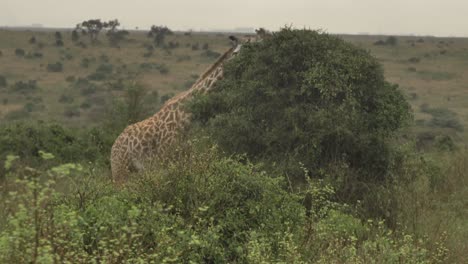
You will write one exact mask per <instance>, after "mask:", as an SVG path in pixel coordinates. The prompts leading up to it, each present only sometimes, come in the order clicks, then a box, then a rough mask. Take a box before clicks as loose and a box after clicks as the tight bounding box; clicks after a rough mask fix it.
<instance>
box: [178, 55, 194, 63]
mask: <svg viewBox="0 0 468 264" xmlns="http://www.w3.org/2000/svg"><path fill="white" fill-rule="evenodd" d="M191 59H192V57H190V56H189V55H180V56H177V62H183V61H189V60H191Z"/></svg>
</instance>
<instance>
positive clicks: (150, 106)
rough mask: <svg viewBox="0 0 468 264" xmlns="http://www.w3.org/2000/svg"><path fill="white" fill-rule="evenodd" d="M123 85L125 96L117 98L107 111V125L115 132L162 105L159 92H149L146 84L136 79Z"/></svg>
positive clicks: (146, 115) (148, 114) (124, 82)
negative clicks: (139, 82)
mask: <svg viewBox="0 0 468 264" xmlns="http://www.w3.org/2000/svg"><path fill="white" fill-rule="evenodd" d="M122 85H123V87H124V88H123V90H124V94H123V96H122V97H121V98H115V99H114V100H113V101H112V104H111V106H110V108H109V109H108V111H107V115H108V118H107V120H109V122H108V123H107V126H108V127H109V129H110V130H112V131H114V133H115V132H119V131H121V130H123V129H124V128H125V127H126V126H127V125H129V124H132V123H136V122H138V121H141V120H143V119H144V118H146V117H148V116H150V115H151V114H152V113H154V112H156V110H157V109H158V108H159V106H160V104H159V102H158V101H159V100H158V99H159V95H158V93H157V92H156V93H151V94H148V90H147V89H146V88H145V87H144V86H142V85H141V84H138V83H136V82H134V81H123V83H122Z"/></svg>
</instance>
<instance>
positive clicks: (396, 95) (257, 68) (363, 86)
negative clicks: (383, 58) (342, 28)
mask: <svg viewBox="0 0 468 264" xmlns="http://www.w3.org/2000/svg"><path fill="white" fill-rule="evenodd" d="M409 109H410V107H409V105H408V103H407V102H406V100H405V98H404V96H403V94H402V93H401V91H400V90H399V89H398V87H397V86H396V85H392V84H389V83H387V82H386V81H385V78H384V76H383V72H382V68H381V65H380V64H379V63H378V61H377V60H376V59H375V58H374V57H372V56H371V55H370V54H369V53H368V52H367V51H365V50H363V49H360V48H357V47H355V46H353V45H352V44H349V43H346V42H344V41H343V40H341V39H340V38H337V37H335V36H330V35H327V34H323V33H320V32H317V31H310V30H293V29H289V28H284V29H282V30H281V31H280V32H277V33H273V35H272V36H271V37H270V38H268V39H265V40H263V41H262V42H256V43H251V44H246V45H244V46H243V48H242V51H241V52H240V53H239V55H238V56H237V57H236V58H234V59H233V60H231V61H230V62H229V63H228V64H227V65H226V67H225V72H224V79H223V80H221V81H220V82H219V83H217V87H216V89H213V90H212V91H211V92H210V93H208V94H207V95H206V96H199V97H197V98H195V100H194V102H193V103H192V104H191V106H190V110H191V111H192V112H193V114H194V119H195V120H196V121H198V122H200V123H202V124H204V127H206V131H207V132H208V133H209V134H210V135H211V136H212V137H213V138H214V140H215V141H216V142H217V143H218V144H219V145H220V147H221V148H222V149H223V150H225V151H227V153H229V154H231V153H246V154H247V155H248V157H250V158H252V159H254V160H263V161H267V162H268V164H273V165H274V166H276V168H279V169H280V170H285V171H288V170H289V169H288V167H289V166H291V167H292V168H293V170H294V168H297V164H299V162H300V163H302V164H304V165H305V167H306V168H308V170H309V171H310V176H314V177H323V175H325V174H323V173H322V170H327V169H329V168H333V167H334V164H343V166H344V167H347V168H349V170H351V171H355V172H356V173H355V174H356V177H357V179H355V180H356V181H358V182H359V181H361V182H367V183H370V182H383V181H385V178H386V176H387V175H388V172H389V168H390V166H391V164H392V162H393V156H394V152H393V151H392V147H391V144H390V142H389V140H390V139H391V138H392V137H393V135H394V133H395V132H396V131H397V130H398V129H399V128H400V127H402V126H403V125H404V124H405V121H406V120H408V119H409V118H410V112H409ZM275 164H276V165H275ZM340 166H341V165H340ZM289 172H290V173H292V175H295V176H298V173H296V172H292V171H289ZM299 175H300V172H299ZM344 177H345V178H346V177H348V176H344ZM343 180H344V181H346V180H345V179H343ZM355 192H356V193H355V194H357V195H360V194H362V192H361V191H357V190H355ZM354 198H356V197H354Z"/></svg>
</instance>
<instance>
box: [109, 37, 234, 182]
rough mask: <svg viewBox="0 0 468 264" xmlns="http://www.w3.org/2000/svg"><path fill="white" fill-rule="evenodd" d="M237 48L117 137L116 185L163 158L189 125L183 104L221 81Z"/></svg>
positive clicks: (113, 155) (114, 150)
mask: <svg viewBox="0 0 468 264" xmlns="http://www.w3.org/2000/svg"><path fill="white" fill-rule="evenodd" d="M238 50H239V45H238V46H237V47H233V48H231V49H229V50H228V51H227V52H226V53H225V54H223V55H222V56H221V57H220V58H219V59H218V60H217V61H216V62H215V63H214V64H213V65H212V66H211V67H210V68H209V69H208V70H207V71H206V72H205V73H204V74H203V75H202V76H200V78H199V79H198V80H197V81H196V82H195V84H194V85H193V86H192V87H191V88H190V89H189V90H187V91H185V92H182V93H180V94H178V95H176V96H175V97H173V98H172V99H170V100H168V101H167V102H166V103H165V104H164V106H163V107H162V108H161V110H159V111H158V112H157V113H156V114H154V115H153V116H151V117H149V118H147V119H145V120H143V121H141V122H138V123H135V124H132V125H130V126H128V127H127V128H125V130H124V131H123V132H122V133H121V134H120V135H119V136H118V137H117V139H116V140H115V142H114V145H113V146H112V149H111V170H112V178H113V180H114V182H115V183H117V184H121V183H124V182H125V181H126V180H127V178H128V175H129V172H130V171H132V170H136V171H140V170H143V169H144V164H145V163H146V161H148V160H151V159H153V158H155V157H158V156H162V155H164V153H165V152H166V151H167V150H168V149H169V148H170V147H171V146H173V144H174V143H175V141H176V140H177V137H178V135H179V134H180V132H181V131H182V130H184V129H185V128H187V126H188V124H189V123H190V113H188V112H186V111H184V110H183V107H182V106H183V105H184V102H187V100H190V98H191V97H192V96H193V95H194V94H195V93H196V92H202V93H204V92H207V91H209V90H210V89H211V88H212V87H213V86H214V84H215V83H216V81H217V80H219V79H220V78H221V77H222V74H223V64H224V62H225V61H226V60H228V59H229V58H231V57H232V55H234V54H236V53H237V51H238Z"/></svg>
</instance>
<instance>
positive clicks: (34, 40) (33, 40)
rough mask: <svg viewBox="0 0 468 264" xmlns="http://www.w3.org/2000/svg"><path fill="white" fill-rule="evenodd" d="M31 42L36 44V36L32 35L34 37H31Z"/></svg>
mask: <svg viewBox="0 0 468 264" xmlns="http://www.w3.org/2000/svg"><path fill="white" fill-rule="evenodd" d="M29 44H36V37H35V36H32V37H31V38H30V39H29Z"/></svg>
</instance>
